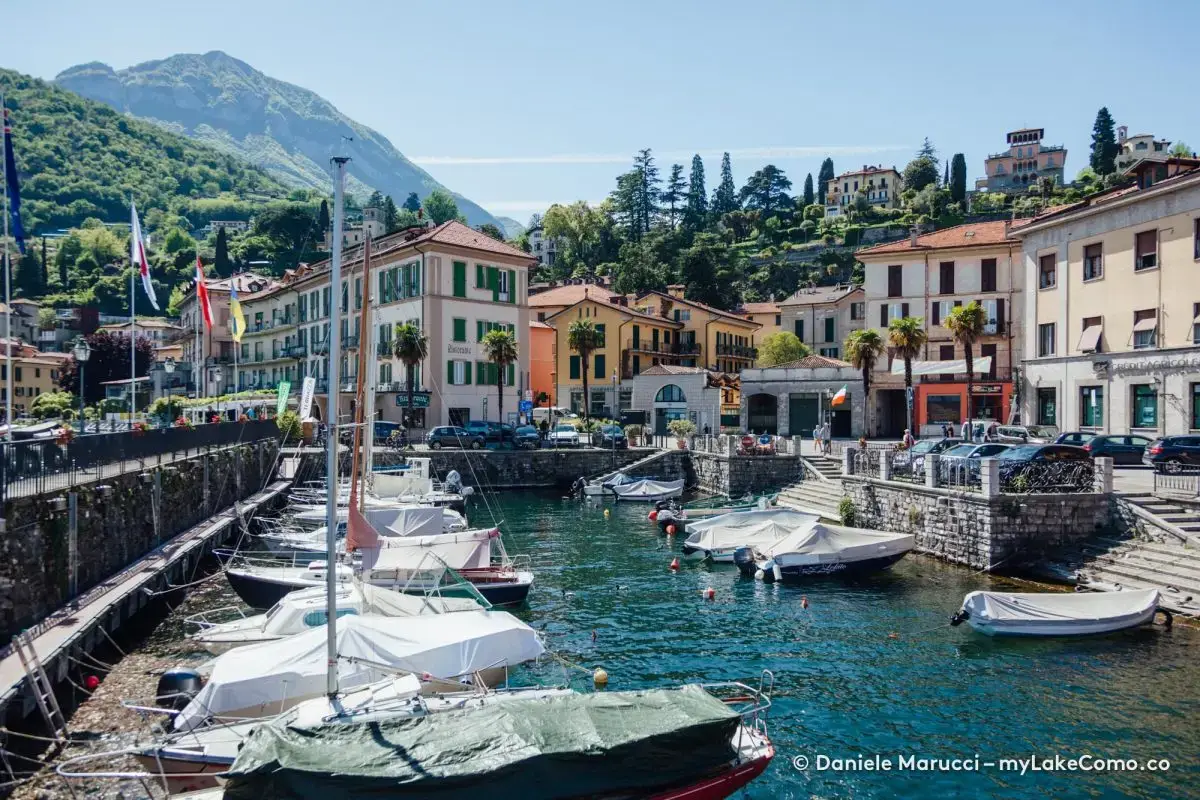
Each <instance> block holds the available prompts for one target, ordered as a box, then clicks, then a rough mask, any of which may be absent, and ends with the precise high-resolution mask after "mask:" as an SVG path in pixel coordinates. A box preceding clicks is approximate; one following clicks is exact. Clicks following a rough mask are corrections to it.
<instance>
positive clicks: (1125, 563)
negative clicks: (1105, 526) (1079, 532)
mask: <svg viewBox="0 0 1200 800" xmlns="http://www.w3.org/2000/svg"><path fill="white" fill-rule="evenodd" d="M1075 574H1076V576H1077V581H1078V583H1077V585H1078V586H1080V587H1081V588H1086V589H1092V590H1097V591H1116V590H1120V589H1158V591H1159V593H1160V594H1161V595H1162V599H1161V601H1160V602H1161V603H1162V605H1163V606H1164V607H1165V608H1168V609H1170V610H1171V611H1173V612H1176V613H1181V614H1187V615H1189V616H1193V617H1196V616H1200V550H1194V549H1191V548H1186V547H1184V546H1183V545H1182V544H1175V543H1171V542H1155V541H1149V540H1145V539H1109V538H1104V537H1097V538H1094V539H1091V540H1089V541H1088V543H1087V544H1086V545H1085V546H1083V547H1082V548H1080V550H1079V553H1078V567H1077V568H1076V570H1075Z"/></svg>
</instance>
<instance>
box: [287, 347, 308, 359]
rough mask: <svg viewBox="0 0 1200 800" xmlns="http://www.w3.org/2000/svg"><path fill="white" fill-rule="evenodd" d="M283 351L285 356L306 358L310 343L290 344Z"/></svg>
mask: <svg viewBox="0 0 1200 800" xmlns="http://www.w3.org/2000/svg"><path fill="white" fill-rule="evenodd" d="M282 352H283V357H284V358H305V357H306V356H308V345H306V344H289V345H288V346H287V347H285V348H283V351H282Z"/></svg>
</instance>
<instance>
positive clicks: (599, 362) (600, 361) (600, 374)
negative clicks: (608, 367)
mask: <svg viewBox="0 0 1200 800" xmlns="http://www.w3.org/2000/svg"><path fill="white" fill-rule="evenodd" d="M596 380H598V381H602V380H604V354H603V353H601V354H599V355H597V356H596Z"/></svg>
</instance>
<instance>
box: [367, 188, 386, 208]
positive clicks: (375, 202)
mask: <svg viewBox="0 0 1200 800" xmlns="http://www.w3.org/2000/svg"><path fill="white" fill-rule="evenodd" d="M363 208H378V209H382V208H383V192H381V191H379V190H378V189H376V190H375V191H373V192H371V195H370V197H368V198H367V204H366V205H365V206H363Z"/></svg>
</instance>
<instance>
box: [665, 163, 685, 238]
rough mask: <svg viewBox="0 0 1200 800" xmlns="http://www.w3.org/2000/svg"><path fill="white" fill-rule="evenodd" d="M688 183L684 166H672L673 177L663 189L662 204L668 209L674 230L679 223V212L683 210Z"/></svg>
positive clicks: (670, 222) (669, 220)
mask: <svg viewBox="0 0 1200 800" xmlns="http://www.w3.org/2000/svg"><path fill="white" fill-rule="evenodd" d="M686 189H687V183H686V182H685V181H684V180H683V164H672V165H671V175H670V177H668V178H667V185H666V188H665V189H663V193H662V202H663V205H665V206H666V207H667V221H668V224H670V226H671V229H672V230H674V229H675V227H676V225H678V223H679V212H680V211H681V210H682V208H683V203H684V200H685V197H686V194H685V191H686Z"/></svg>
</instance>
